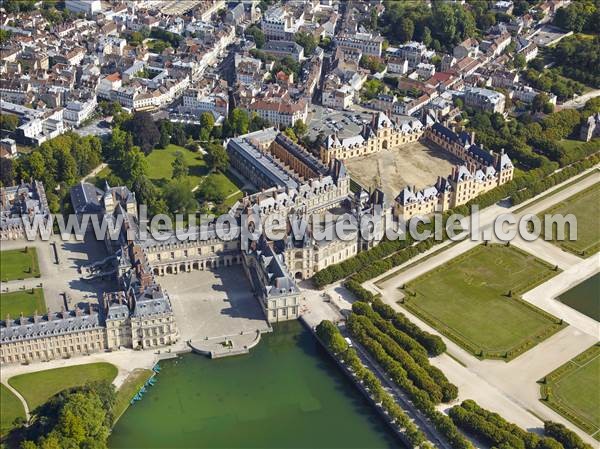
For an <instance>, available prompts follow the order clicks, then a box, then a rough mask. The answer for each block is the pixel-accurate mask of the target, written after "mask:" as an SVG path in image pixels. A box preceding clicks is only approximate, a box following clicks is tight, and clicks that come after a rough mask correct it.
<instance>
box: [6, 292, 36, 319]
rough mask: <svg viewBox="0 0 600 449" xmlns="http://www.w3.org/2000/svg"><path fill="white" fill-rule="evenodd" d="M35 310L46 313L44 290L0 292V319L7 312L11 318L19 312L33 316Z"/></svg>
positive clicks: (19, 313)
mask: <svg viewBox="0 0 600 449" xmlns="http://www.w3.org/2000/svg"><path fill="white" fill-rule="evenodd" d="M36 310H37V312H38V313H39V314H40V315H43V314H45V313H46V301H44V290H42V289H41V288H34V289H32V290H19V291H15V292H11V293H1V294H0V319H5V318H6V315H7V314H10V316H11V318H13V319H14V318H17V317H19V316H20V315H21V313H22V314H23V315H24V316H33V314H34V312H35V311H36Z"/></svg>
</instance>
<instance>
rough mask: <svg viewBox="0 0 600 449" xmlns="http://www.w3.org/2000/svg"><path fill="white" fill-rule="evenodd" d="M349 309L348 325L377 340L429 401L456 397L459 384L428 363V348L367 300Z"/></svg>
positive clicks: (444, 400) (441, 400)
mask: <svg viewBox="0 0 600 449" xmlns="http://www.w3.org/2000/svg"><path fill="white" fill-rule="evenodd" d="M355 305H356V307H354V306H355ZM352 311H353V313H352V314H351V315H350V318H349V319H348V325H349V327H352V326H354V328H355V330H356V331H357V332H361V333H363V335H364V336H365V337H369V338H371V339H373V340H375V341H377V342H379V343H380V344H381V345H382V347H383V348H384V350H385V351H386V352H387V353H388V354H389V355H390V357H392V358H393V359H394V360H395V361H397V362H398V363H400V364H401V365H402V367H403V368H404V369H405V370H406V374H407V376H408V378H409V379H410V380H411V381H412V382H413V384H414V385H415V386H416V387H418V388H420V389H421V390H423V391H425V392H426V393H427V394H428V395H429V398H430V400H431V401H432V402H435V403H436V404H437V403H440V402H449V401H452V400H454V399H456V397H457V395H458V388H457V387H456V385H453V384H452V383H450V382H449V381H448V379H447V378H446V376H445V375H444V373H443V372H442V371H440V370H438V369H437V368H435V367H434V366H432V365H431V364H430V363H429V359H428V358H427V351H426V349H425V348H424V347H423V346H421V344H420V343H418V342H417V341H416V340H414V339H413V338H412V337H410V336H409V335H407V334H405V333H404V332H402V331H401V330H399V329H398V328H396V327H395V326H394V325H393V324H392V323H391V322H389V321H387V320H385V319H383V317H381V315H379V314H378V313H377V312H376V311H374V310H373V309H371V307H370V306H369V305H368V304H366V303H362V302H357V303H354V304H353V307H352ZM351 321H352V324H350V322H351ZM415 346H416V347H415Z"/></svg>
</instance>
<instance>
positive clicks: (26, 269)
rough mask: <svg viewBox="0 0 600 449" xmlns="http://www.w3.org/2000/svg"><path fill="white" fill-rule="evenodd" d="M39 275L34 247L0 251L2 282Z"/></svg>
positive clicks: (0, 276) (0, 277) (0, 275)
mask: <svg viewBox="0 0 600 449" xmlns="http://www.w3.org/2000/svg"><path fill="white" fill-rule="evenodd" d="M39 275H40V267H39V265H38V258H37V251H36V249H35V248H30V247H27V248H23V249H12V250H8V251H0V279H2V281H3V282H6V281H13V280H15V279H27V278H32V277H36V276H39Z"/></svg>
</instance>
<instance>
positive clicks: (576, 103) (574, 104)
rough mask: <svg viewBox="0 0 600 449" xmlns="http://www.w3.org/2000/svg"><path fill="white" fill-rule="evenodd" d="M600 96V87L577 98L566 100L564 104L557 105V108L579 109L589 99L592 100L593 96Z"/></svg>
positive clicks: (558, 109)
mask: <svg viewBox="0 0 600 449" xmlns="http://www.w3.org/2000/svg"><path fill="white" fill-rule="evenodd" d="M598 96H600V89H594V90H591V91H589V92H586V93H585V94H583V95H580V96H579V97H577V98H573V99H572V100H569V101H565V102H564V103H563V104H561V105H558V106H557V107H556V110H557V111H560V110H562V109H579V108H582V107H583V106H584V105H585V103H586V102H587V101H588V100H591V99H592V98H596V97H598Z"/></svg>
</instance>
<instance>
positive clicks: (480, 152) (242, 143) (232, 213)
mask: <svg viewBox="0 0 600 449" xmlns="http://www.w3.org/2000/svg"><path fill="white" fill-rule="evenodd" d="M420 138H425V139H428V140H429V141H431V142H433V143H435V144H436V145H438V146H440V147H441V148H443V149H444V150H445V151H448V152H449V153H452V154H453V155H455V156H456V157H458V158H460V159H461V160H462V161H463V162H462V164H460V165H458V166H456V167H455V168H454V169H453V170H452V173H451V174H450V175H449V176H448V177H446V178H442V177H440V178H439V179H438V181H437V182H436V184H435V185H434V186H429V187H426V188H424V189H422V190H416V189H415V188H414V187H406V188H404V189H403V190H402V191H401V192H400V194H399V195H398V196H397V197H396V198H395V201H393V202H392V204H390V203H389V202H388V199H387V198H386V196H385V195H384V194H383V192H382V191H381V190H380V189H376V190H375V191H372V192H366V191H364V190H359V191H357V192H354V193H353V192H351V191H350V176H349V174H348V173H347V171H346V168H345V166H344V163H343V161H342V159H343V158H348V157H356V156H359V155H363V154H370V153H374V152H377V151H382V150H384V149H401V146H402V144H404V143H407V142H412V141H415V140H417V139H420ZM225 145H226V150H227V153H228V155H229V158H230V161H231V166H232V168H233V169H235V170H236V171H237V172H239V173H241V174H242V176H244V177H245V178H246V179H247V180H248V181H249V182H251V183H252V184H254V185H255V186H257V187H258V188H259V189H260V191H258V192H257V193H255V194H252V195H247V196H245V197H243V198H242V199H240V200H238V201H237V202H236V203H235V204H234V205H233V206H232V207H231V209H230V210H229V218H230V220H229V221H230V223H229V224H228V225H227V226H229V227H228V228H227V229H225V228H223V227H221V228H218V227H217V226H225V225H218V224H217V222H211V223H204V224H202V223H201V224H200V226H198V227H191V228H189V229H186V230H183V231H178V232H175V233H173V234H172V235H170V236H166V237H167V238H166V239H164V238H161V239H160V240H154V239H153V238H151V237H150V236H149V235H148V237H146V236H143V235H142V234H141V232H140V227H139V226H140V223H139V217H138V211H137V201H136V198H135V195H134V194H133V193H132V192H130V191H129V190H128V189H127V188H126V187H110V186H109V185H108V184H106V185H105V186H104V190H101V189H98V188H96V187H95V186H93V185H91V184H88V183H85V182H82V183H80V184H78V185H76V186H75V187H73V188H72V189H71V201H72V204H73V207H74V209H75V211H76V213H77V214H78V215H79V216H80V218H81V217H83V215H84V214H88V215H96V216H98V217H101V218H104V219H106V220H109V221H111V222H113V224H114V223H117V222H116V220H120V227H118V226H117V233H116V235H109V234H108V233H107V234H106V236H105V242H106V248H107V251H108V253H109V256H108V257H106V258H105V259H103V260H101V261H99V262H96V263H94V264H91V265H89V266H88V267H85V268H84V270H83V272H82V278H83V279H84V280H93V279H95V278H98V277H101V278H107V277H109V278H113V279H114V280H115V281H116V288H115V290H114V291H112V292H107V293H105V294H104V295H103V298H102V300H101V306H100V308H99V310H98V311H94V310H90V312H89V313H83V312H80V311H77V312H62V313H58V314H56V313H50V312H48V313H47V315H46V316H44V317H41V316H37V314H36V316H34V317H31V318H28V317H20V318H18V319H17V320H14V321H13V320H11V319H10V317H7V319H6V320H5V321H3V322H0V363H18V362H29V361H38V360H51V359H53V358H61V357H69V356H71V355H78V354H89V353H92V352H98V351H104V350H118V349H119V348H134V349H148V348H158V347H162V346H168V345H171V344H174V343H176V342H177V341H178V340H179V332H178V330H177V324H176V322H175V316H174V314H173V310H172V306H171V301H170V298H169V296H168V294H167V292H166V291H164V290H163V289H162V287H161V285H160V282H159V276H162V275H164V274H177V273H180V272H189V271H192V270H205V269H213V268H217V267H226V266H231V265H233V264H241V265H242V266H243V269H244V272H245V273H246V276H247V277H248V280H249V282H250V284H251V286H252V291H253V293H254V296H255V297H256V300H257V301H258V302H259V304H260V306H261V308H262V310H263V313H264V316H265V319H266V320H267V321H268V322H269V323H273V322H278V321H285V320H290V319H296V318H298V317H299V315H300V308H299V305H300V301H301V299H302V291H301V289H300V288H299V287H298V284H297V281H299V280H302V279H307V278H310V277H312V276H313V275H314V274H315V273H317V272H318V271H319V270H322V269H324V268H326V267H328V266H330V265H332V264H336V263H340V262H342V261H344V260H346V259H348V258H350V257H352V256H354V255H356V254H358V253H359V252H360V251H363V250H365V249H368V248H370V247H372V246H374V245H376V244H377V243H378V242H379V239H377V238H376V239H366V238H365V237H364V236H363V235H361V233H360V232H358V230H355V231H350V233H349V234H348V235H347V236H345V238H340V236H337V235H336V234H335V233H332V235H333V238H331V239H320V240H318V241H317V239H315V238H314V235H313V230H312V229H311V228H310V227H307V228H305V229H304V230H303V231H302V233H301V234H300V235H298V234H299V233H295V232H293V231H294V228H293V226H289V225H288V226H287V228H285V229H287V231H285V232H284V233H283V234H284V235H283V238H281V239H279V240H275V241H270V240H269V239H267V237H266V236H265V234H264V232H263V233H262V234H261V235H260V236H259V238H258V239H257V240H250V241H249V242H243V241H242V240H241V239H240V238H235V239H231V240H226V239H221V238H219V237H218V235H219V234H228V233H232V232H233V231H239V230H240V229H241V227H242V224H243V219H245V218H247V217H250V218H251V219H252V220H255V222H256V220H258V219H260V221H261V222H262V223H265V220H266V219H267V218H278V219H280V220H283V223H286V224H287V223H291V220H292V219H293V220H295V221H296V222H298V221H306V222H311V224H313V225H314V224H315V221H316V222H322V219H323V217H325V216H326V215H327V214H329V215H332V216H334V217H338V218H339V217H342V218H346V219H352V220H356V221H360V219H361V218H362V217H363V216H365V215H367V214H371V215H378V214H379V215H378V217H379V218H380V220H378V221H377V223H376V224H375V226H374V231H373V232H374V233H375V234H376V235H377V236H378V237H381V236H382V233H383V231H384V230H385V228H386V227H387V226H388V225H389V224H390V223H391V221H392V220H394V217H395V218H396V219H405V220H406V219H409V218H411V217H413V216H416V215H426V214H430V213H432V212H435V211H439V210H441V211H444V210H448V209H451V208H453V207H456V206H458V205H462V204H465V203H467V202H469V201H470V200H472V199H473V198H475V197H476V196H477V195H479V194H481V193H484V192H487V191H489V190H491V189H493V188H494V187H496V186H499V185H502V184H504V183H506V182H508V181H510V180H511V179H512V177H513V170H514V168H513V165H512V163H511V161H510V159H509V158H508V156H507V155H506V154H504V153H503V152H501V153H494V152H491V151H485V150H484V149H483V148H482V147H481V146H480V145H477V144H476V143H475V138H474V135H473V134H471V135H469V134H467V133H464V132H461V133H456V132H454V131H453V130H451V129H449V128H447V127H446V126H444V125H441V124H439V123H435V124H433V126H431V127H430V128H427V129H424V127H423V126H422V124H421V122H419V121H418V120H416V119H412V118H408V119H406V120H398V121H396V122H392V121H391V120H390V119H389V118H388V117H387V115H386V114H385V113H383V112H380V113H379V114H377V115H375V116H374V117H373V120H372V122H371V123H370V124H365V125H364V126H363V129H362V132H361V133H360V135H358V136H355V137H354V138H353V139H348V138H347V139H343V140H340V139H338V138H337V136H335V135H333V136H329V137H328V138H327V142H326V144H325V146H324V148H322V149H321V153H320V156H321V157H320V158H319V157H316V156H314V155H313V154H312V153H310V152H309V151H308V150H306V149H305V148H303V147H302V146H300V145H298V144H296V143H295V142H293V141H292V140H290V139H289V138H287V137H286V136H285V135H283V134H282V133H279V132H278V131H277V130H275V129H274V128H269V129H265V130H261V131H256V132H253V133H249V134H246V135H243V136H239V137H236V138H232V139H229V140H227V141H226V142H225ZM13 190H14V192H13V191H12V190H11V191H10V192H12V193H10V192H9V191H5V189H3V207H5V205H7V204H10V205H11V207H12V209H11V210H17V209H18V211H21V213H23V211H24V212H25V213H27V214H31V213H34V214H35V213H43V212H44V211H45V210H47V206H46V203H45V196H44V195H43V186H41V184H40V183H35V184H33V185H32V186H29V187H27V188H25V187H20V188H15V189H13ZM36 192H37V193H36ZM8 193H10V195H12V196H9V195H8ZM10 198H12V199H10ZM15 204H16V206H15ZM19 204H21V205H22V206H19ZM23 207H24V208H25V209H23ZM11 213H13V212H11ZM329 226H331V224H330V225H329ZM325 230H327V229H325ZM218 231H229V232H218ZM296 231H297V229H296ZM320 231H323V229H320ZM199 295H201V293H199Z"/></svg>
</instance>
